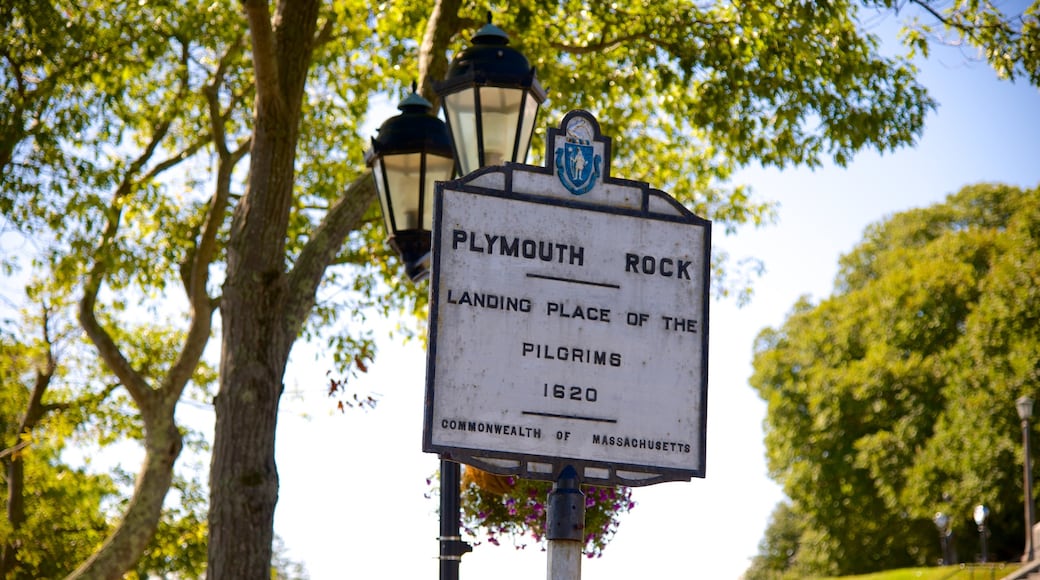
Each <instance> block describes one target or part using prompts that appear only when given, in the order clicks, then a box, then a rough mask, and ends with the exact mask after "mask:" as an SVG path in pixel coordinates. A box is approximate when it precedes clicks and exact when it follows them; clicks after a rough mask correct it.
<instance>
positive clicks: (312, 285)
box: [283, 171, 376, 336]
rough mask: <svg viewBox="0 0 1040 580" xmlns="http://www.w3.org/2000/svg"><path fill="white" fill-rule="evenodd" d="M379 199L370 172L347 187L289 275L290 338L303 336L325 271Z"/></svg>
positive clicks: (287, 311)
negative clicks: (301, 329) (300, 332)
mask: <svg viewBox="0 0 1040 580" xmlns="http://www.w3.org/2000/svg"><path fill="white" fill-rule="evenodd" d="M375 199H376V187H375V180H374V179H373V178H372V173H371V172H370V171H366V172H364V173H363V174H361V175H360V176H359V177H358V178H357V179H355V180H354V181H353V182H352V183H351V184H350V186H349V187H347V191H346V192H344V194H343V197H341V198H340V199H339V201H337V202H336V203H335V204H333V206H332V207H331V208H330V209H329V212H328V213H327V214H325V218H324V219H323V220H322V221H321V223H320V224H319V225H318V227H317V229H315V230H314V235H313V236H311V238H310V239H309V240H307V244H306V245H305V246H304V247H303V250H302V251H301V252H300V256H299V258H298V259H297V260H296V264H295V265H294V266H293V269H292V271H291V272H289V281H288V282H289V288H288V290H289V300H288V304H287V307H286V316H285V325H286V326H285V328H284V329H283V330H285V332H286V333H287V336H296V335H297V334H298V333H299V330H300V328H301V327H302V325H303V322H304V321H305V320H306V318H307V316H308V314H309V313H310V311H311V310H312V309H313V308H314V304H315V301H316V294H317V290H318V284H320V283H321V279H322V277H323V276H324V275H325V270H326V269H327V268H328V267H329V265H330V264H331V263H332V262H333V260H335V258H336V256H337V255H338V254H339V251H340V248H342V246H343V243H344V241H345V240H346V239H347V235H349V234H350V232H352V231H354V230H355V229H357V228H358V226H359V225H360V224H361V222H362V219H363V218H364V215H365V211H366V210H367V209H368V207H369V206H370V205H371V204H372V202H373V201H375Z"/></svg>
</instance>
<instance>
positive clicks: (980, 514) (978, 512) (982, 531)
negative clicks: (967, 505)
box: [971, 504, 989, 564]
mask: <svg viewBox="0 0 1040 580" xmlns="http://www.w3.org/2000/svg"><path fill="white" fill-rule="evenodd" d="M971 517H972V519H973V520H975V525H976V526H978V527H979V542H980V543H981V545H982V563H983V564H985V563H986V562H988V561H989V554H988V553H987V551H986V519H987V518H988V517H989V508H988V507H986V506H984V505H982V504H979V505H977V506H975V509H974V510H973V511H972V512H971Z"/></svg>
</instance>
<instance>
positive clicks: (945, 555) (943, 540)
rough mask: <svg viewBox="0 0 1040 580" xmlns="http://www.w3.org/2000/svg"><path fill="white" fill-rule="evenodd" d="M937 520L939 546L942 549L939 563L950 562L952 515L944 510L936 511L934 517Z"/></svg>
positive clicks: (946, 563)
mask: <svg viewBox="0 0 1040 580" xmlns="http://www.w3.org/2000/svg"><path fill="white" fill-rule="evenodd" d="M932 521H933V522H935V527H936V529H938V530H939V548H940V549H941V551H942V557H941V558H939V565H940V566H943V565H948V564H950V560H951V558H950V516H948V515H946V514H944V513H943V512H936V514H935V517H934V518H932Z"/></svg>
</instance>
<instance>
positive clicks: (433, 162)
mask: <svg viewBox="0 0 1040 580" xmlns="http://www.w3.org/2000/svg"><path fill="white" fill-rule="evenodd" d="M454 168H455V160H454V159H452V158H450V157H441V156H440V155H427V156H426V183H425V187H424V192H423V208H422V212H423V216H422V223H423V228H422V229H424V230H428V231H431V232H432V231H433V194H434V188H435V187H436V185H437V182H438V181H448V180H449V179H451V172H452V170H453V169H454Z"/></svg>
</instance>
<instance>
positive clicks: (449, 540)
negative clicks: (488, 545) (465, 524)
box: [437, 458, 473, 580]
mask: <svg viewBox="0 0 1040 580" xmlns="http://www.w3.org/2000/svg"><path fill="white" fill-rule="evenodd" d="M460 480H461V469H460V466H459V464H458V463H455V462H454V461H449V460H447V459H444V458H441V513H440V519H441V536H440V537H439V538H437V539H438V540H440V543H441V550H440V580H459V564H460V563H461V562H462V555H463V554H465V553H466V552H469V551H471V550H473V547H472V546H470V545H469V544H467V543H466V542H463V541H462V537H461V533H460V530H459V527H460V526H459V484H460Z"/></svg>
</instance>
